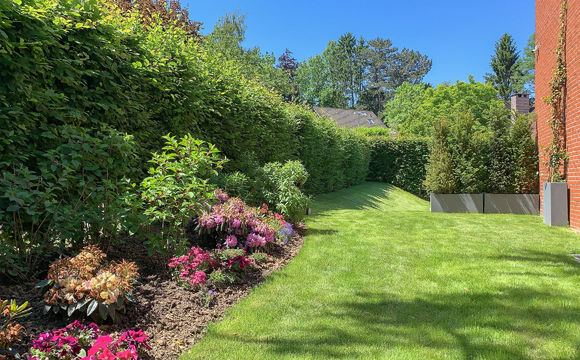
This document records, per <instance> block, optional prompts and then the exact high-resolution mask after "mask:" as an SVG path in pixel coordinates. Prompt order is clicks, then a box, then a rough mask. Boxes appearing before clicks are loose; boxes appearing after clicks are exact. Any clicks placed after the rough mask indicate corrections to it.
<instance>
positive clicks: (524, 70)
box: [515, 34, 536, 95]
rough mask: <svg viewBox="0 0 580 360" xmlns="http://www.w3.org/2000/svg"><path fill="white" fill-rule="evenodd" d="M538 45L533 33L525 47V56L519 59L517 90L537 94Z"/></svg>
mask: <svg viewBox="0 0 580 360" xmlns="http://www.w3.org/2000/svg"><path fill="white" fill-rule="evenodd" d="M535 47H536V34H532V36H530V38H529V39H528V43H527V45H526V47H525V48H524V54H523V56H522V57H521V58H520V59H519V60H518V64H517V66H518V69H519V70H520V73H519V74H516V77H515V79H516V83H517V85H516V88H517V91H518V92H520V91H522V92H525V93H528V94H532V95H533V94H535V92H536V87H535V78H536V54H535V53H534V49H535Z"/></svg>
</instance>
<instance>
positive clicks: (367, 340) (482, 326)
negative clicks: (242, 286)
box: [183, 183, 580, 359]
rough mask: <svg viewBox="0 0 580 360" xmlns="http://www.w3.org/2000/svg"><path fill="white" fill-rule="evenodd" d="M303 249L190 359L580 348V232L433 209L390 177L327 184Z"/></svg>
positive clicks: (495, 353)
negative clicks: (578, 256) (329, 188)
mask: <svg viewBox="0 0 580 360" xmlns="http://www.w3.org/2000/svg"><path fill="white" fill-rule="evenodd" d="M307 223H308V228H309V230H308V236H307V239H306V243H305V245H304V247H303V249H302V251H301V252H300V254H299V255H298V256H297V257H296V258H295V259H294V260H293V261H292V262H291V263H290V264H289V265H287V266H286V268H284V269H283V270H281V271H279V272H277V273H275V274H274V275H273V276H271V277H270V278H269V279H268V280H267V281H266V282H265V283H264V284H262V285H261V286H259V287H257V288H256V289H255V291H253V293H252V294H251V295H250V296H249V297H248V298H246V299H244V300H243V301H241V302H240V303H239V304H237V305H236V306H235V307H234V308H232V309H231V310H230V311H229V312H228V315H227V316H226V318H225V319H224V320H223V321H221V322H219V323H217V324H215V325H212V326H210V328H209V332H208V334H207V335H206V337H205V338H204V339H203V340H202V341H201V342H200V343H199V344H198V345H196V346H195V347H194V348H193V349H192V350H191V352H190V353H189V354H186V355H184V356H183V358H184V359H332V358H344V359H577V358H580V263H577V262H576V261H575V260H574V259H573V258H572V257H571V256H570V254H571V253H580V237H579V236H578V235H577V234H575V233H573V232H572V231H571V230H569V229H566V228H550V227H547V226H545V225H543V224H542V221H541V218H540V217H534V216H522V215H487V214H486V215H482V214H437V213H430V212H429V204H428V203H427V202H426V201H423V200H421V199H419V198H416V197H414V196H413V195H410V194H408V193H405V192H404V191H402V190H399V189H396V188H394V187H390V186H388V185H385V184H378V183H367V184H364V185H361V186H356V187H353V188H350V189H347V190H343V191H340V192H336V193H332V194H327V195H323V196H320V197H318V198H317V199H316V201H315V203H314V206H313V216H311V217H310V218H309V219H308V220H307Z"/></svg>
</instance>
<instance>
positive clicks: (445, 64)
mask: <svg viewBox="0 0 580 360" xmlns="http://www.w3.org/2000/svg"><path fill="white" fill-rule="evenodd" d="M182 4H184V5H186V6H187V7H188V9H189V13H190V18H191V19H192V20H196V21H201V22H203V23H204V30H203V31H202V32H203V33H207V32H210V31H211V29H212V28H213V25H214V24H215V22H216V20H217V19H218V18H219V17H220V16H222V15H223V14H225V13H226V12H234V11H236V10H239V12H240V13H244V14H246V24H247V26H248V29H247V33H246V42H245V43H244V45H245V46H247V47H252V46H259V47H260V48H261V49H262V51H268V52H274V54H275V55H276V56H279V55H280V54H281V53H282V52H283V51H284V49H286V48H288V49H290V50H291V51H292V52H293V53H294V55H295V57H296V58H297V59H298V60H304V59H307V58H308V57H310V56H313V55H316V54H319V53H321V52H322V51H323V50H324V49H325V48H326V44H327V43H328V41H329V40H334V39H338V37H339V36H340V35H342V34H344V33H346V32H351V33H353V34H354V35H355V36H357V37H358V36H363V37H364V38H365V39H372V38H375V37H384V38H389V39H391V40H392V41H393V43H394V45H395V46H397V47H400V48H402V47H407V48H410V49H413V50H418V51H420V52H422V53H423V54H426V55H428V56H429V57H430V58H431V59H432V60H433V68H432V69H431V72H430V73H429V74H428V75H427V76H426V78H425V81H427V82H430V83H432V84H434V85H437V84H439V83H442V82H446V81H448V82H455V81H456V80H467V77H468V75H469V74H473V75H474V76H475V79H476V80H483V75H484V74H485V73H486V72H488V71H490V69H489V61H490V56H491V54H492V52H493V49H494V44H495V41H497V39H499V37H500V36H501V35H502V34H503V33H504V32H507V33H510V34H511V35H512V36H513V37H514V39H515V40H516V43H517V45H518V47H519V48H520V50H522V49H523V47H524V46H525V44H526V42H527V40H528V38H529V37H530V35H531V34H532V33H533V32H534V0H462V1H458V0H442V1H432V0H431V1H429V0H384V1H370V0H359V1H356V2H355V1H344V0H335V1H327V0H325V1H316V0H310V1H302V0H296V1H265V0H252V1H250V0H246V1H232V0H212V1H194V0H182Z"/></svg>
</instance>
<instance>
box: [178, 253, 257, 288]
mask: <svg viewBox="0 0 580 360" xmlns="http://www.w3.org/2000/svg"><path fill="white" fill-rule="evenodd" d="M253 265H254V262H253V260H252V259H250V258H249V257H247V256H246V251H245V250H242V249H218V250H214V251H211V252H209V251H204V250H202V249H200V248H197V247H192V248H191V249H190V251H189V253H188V254H187V255H182V256H177V257H173V258H171V260H170V262H169V264H168V266H169V267H170V268H173V269H174V275H175V279H176V280H177V282H178V283H179V284H180V285H181V286H183V287H185V288H187V289H191V290H198V291H202V292H203V291H205V290H207V289H206V288H207V287H208V286H214V287H219V286H220V285H222V284H223V283H232V282H234V281H235V280H236V278H238V277H239V276H243V275H244V274H245V272H246V271H247V270H250V269H252V268H253Z"/></svg>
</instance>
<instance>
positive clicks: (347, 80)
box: [324, 33, 366, 108]
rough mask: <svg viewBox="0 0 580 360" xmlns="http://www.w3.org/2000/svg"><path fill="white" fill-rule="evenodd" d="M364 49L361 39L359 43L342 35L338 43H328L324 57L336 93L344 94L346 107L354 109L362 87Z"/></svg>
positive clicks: (347, 35)
mask: <svg viewBox="0 0 580 360" xmlns="http://www.w3.org/2000/svg"><path fill="white" fill-rule="evenodd" d="M365 47H366V44H365V41H364V39H363V38H360V39H359V41H357V39H356V38H355V37H354V35H353V34H351V33H346V34H344V35H342V36H341V37H340V38H339V39H338V41H336V42H334V41H330V42H329V43H328V46H327V48H326V50H325V51H324V56H325V57H326V58H327V59H328V62H329V65H330V68H331V71H330V74H331V77H332V79H333V81H334V82H335V83H336V84H338V87H339V88H338V89H337V90H338V91H341V92H343V93H344V94H345V96H346V97H347V99H348V106H349V107H351V108H354V107H355V106H356V101H357V98H358V95H359V93H360V91H361V89H362V87H363V81H364V72H365V63H364V58H363V51H364V49H365Z"/></svg>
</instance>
